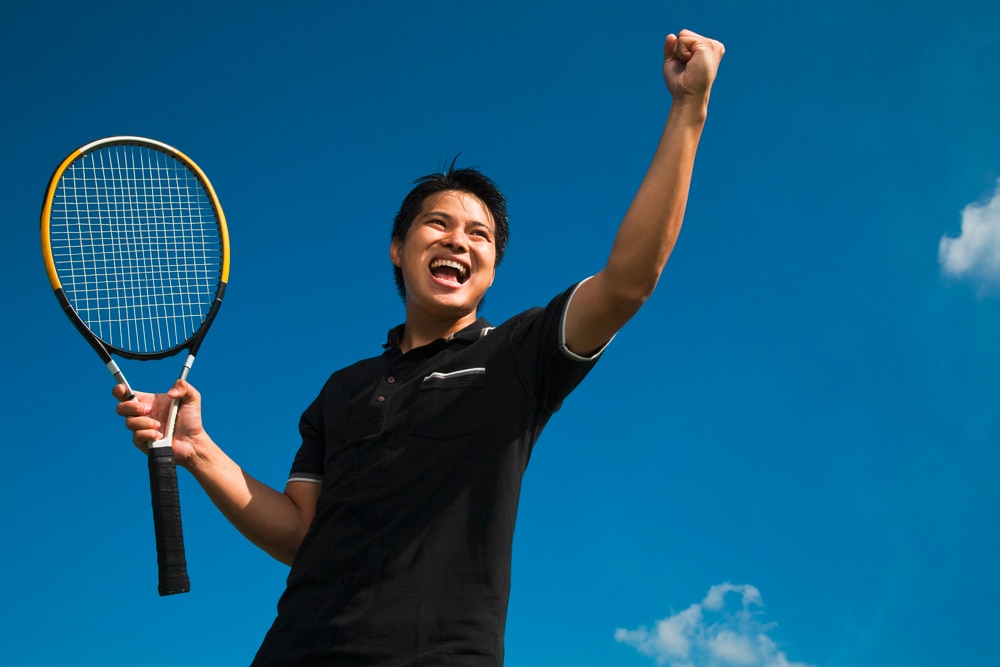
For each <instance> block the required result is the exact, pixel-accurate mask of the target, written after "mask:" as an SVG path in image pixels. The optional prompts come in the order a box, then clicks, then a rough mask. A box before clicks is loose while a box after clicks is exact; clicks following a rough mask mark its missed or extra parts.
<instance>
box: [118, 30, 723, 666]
mask: <svg viewBox="0 0 1000 667" xmlns="http://www.w3.org/2000/svg"><path fill="white" fill-rule="evenodd" d="M723 53H724V48H723V46H722V44H720V43H719V42H716V41H714V40H710V39H706V38H704V37H701V36H699V35H697V34H695V33H693V32H690V31H681V32H680V33H679V34H678V35H669V36H668V37H667V39H666V42H665V45H664V66H663V67H664V78H665V80H666V82H667V86H668V89H669V91H670V93H671V96H672V104H671V107H670V112H669V115H668V118H667V122H666V126H665V128H664V132H663V136H662V138H661V140H660V144H659V146H658V148H657V150H656V153H655V155H654V158H653V161H652V164H651V166H650V168H649V170H648V172H647V174H646V176H645V178H644V180H643V182H642V184H641V186H640V188H639V191H638V193H637V194H636V197H635V199H634V200H633V202H632V204H631V206H630V207H629V210H628V212H627V213H626V215H625V217H624V219H623V221H622V223H621V226H620V228H619V231H618V234H617V236H616V238H615V241H614V244H613V246H612V249H611V253H610V255H609V258H608V262H607V264H606V265H605V267H604V268H603V269H601V271H599V272H598V273H597V274H595V275H594V276H592V277H591V278H588V279H586V280H584V281H582V282H580V283H577V284H576V285H574V286H573V287H571V288H570V289H568V290H567V291H566V292H564V293H563V294H561V295H559V296H557V297H556V298H555V299H553V300H552V301H551V302H550V303H549V304H548V306H547V307H546V308H544V309H542V308H537V309H532V310H529V311H526V312H525V313H522V314H521V315H518V316H516V317H514V318H511V319H510V320H508V321H507V322H505V323H503V324H502V325H500V326H499V327H496V328H493V327H491V326H490V325H489V324H488V323H487V322H485V321H484V320H481V319H479V318H478V307H479V304H480V302H481V300H482V298H483V295H484V294H485V293H486V290H487V289H488V288H489V287H490V285H491V284H492V282H493V278H494V275H495V267H496V263H497V262H498V261H499V259H500V258H502V256H503V251H504V245H505V243H506V237H507V221H506V206H505V202H504V200H503V196H502V195H501V194H500V193H499V191H498V190H497V189H496V188H495V186H493V184H492V182H491V181H489V179H487V178H486V177H484V176H483V175H482V174H479V172H477V171H475V170H455V169H451V170H449V171H448V173H446V174H437V175H432V176H429V177H425V178H424V179H421V180H420V181H418V185H417V186H416V187H415V188H414V190H413V191H412V192H411V193H410V195H408V197H407V198H406V199H405V200H404V202H403V205H402V206H401V208H400V212H399V214H398V215H397V218H396V224H395V226H394V228H393V238H392V241H391V244H390V258H391V260H392V263H393V265H394V266H395V269H396V276H397V284H398V285H399V287H400V290H401V293H402V294H403V296H404V300H405V304H406V320H405V324H404V325H402V326H400V327H397V328H396V329H394V330H393V331H391V332H390V335H389V342H388V343H387V344H386V352H385V353H384V354H382V355H381V356H379V357H375V358H372V359H367V360H364V361H361V362H358V363H357V364H354V365H352V366H350V367H348V368H345V369H342V370H341V371H338V372H336V373H334V374H333V375H332V376H331V378H330V380H329V381H328V382H327V383H326V385H325V386H324V388H323V390H322V391H321V393H320V395H319V396H318V397H317V399H316V400H315V401H314V402H313V404H312V405H310V406H309V408H308V409H307V410H306V411H305V412H304V413H303V415H302V420H301V422H300V432H301V434H302V445H301V448H300V449H299V452H298V454H297V455H296V458H295V461H294V463H293V465H292V470H291V475H290V476H289V481H288V483H287V485H286V487H285V490H284V492H282V493H279V492H278V491H276V490H274V489H271V488H269V487H267V486H265V485H263V484H261V483H260V482H258V481H256V480H255V479H253V478H252V477H250V476H249V475H247V474H246V473H244V472H243V471H242V469H240V468H239V466H238V465H237V464H236V463H235V462H233V461H232V460H231V459H230V458H229V457H228V456H226V455H225V454H224V453H223V451H222V450H221V449H220V448H219V447H218V446H217V445H216V444H215V443H214V442H213V441H212V439H211V438H210V437H209V436H208V434H207V433H206V432H205V430H204V429H203V427H202V423H201V417H200V396H199V394H198V392H197V391H196V390H195V389H194V388H193V387H192V386H191V385H189V384H187V383H186V382H180V381H179V382H178V383H177V384H175V385H174V387H173V388H172V389H171V390H170V391H169V392H168V393H167V394H158V395H151V394H140V395H139V396H138V398H137V399H136V400H133V401H129V402H123V403H120V404H119V407H118V412H119V414H121V415H123V416H124V417H126V425H127V426H128V428H129V429H131V430H132V431H133V434H134V441H135V443H136V445H137V446H139V447H140V448H141V449H143V450H144V449H145V443H146V442H148V441H153V440H157V439H158V438H159V437H161V436H160V431H161V430H162V425H161V421H162V420H163V419H164V418H165V415H166V409H167V406H168V404H169V402H170V400H171V399H173V398H178V399H180V410H179V412H178V416H177V426H176V429H175V432H174V442H173V446H174V456H175V458H176V459H177V462H178V464H179V465H181V466H183V467H185V468H187V469H188V470H189V471H190V472H191V473H192V474H193V475H194V477H195V478H196V479H197V480H198V482H199V483H200V484H201V485H202V486H203V488H204V489H205V490H206V492H207V493H208V495H209V496H210V497H211V498H212V500H213V501H214V502H215V504H216V505H217V506H218V507H219V509H220V510H221V511H222V512H223V513H224V514H225V515H226V517H227V518H228V519H229V520H230V521H232V523H233V524H234V525H235V526H236V527H237V528H238V529H239V530H240V531H241V532H242V533H243V534H244V535H245V536H246V537H247V538H249V539H250V540H251V541H252V542H253V543H254V544H256V545H258V546H259V547H261V548H262V549H264V550H265V551H267V552H268V553H270V554H271V555H272V556H274V557H275V558H277V559H279V560H281V561H283V562H285V563H289V564H291V565H292V569H291V572H290V574H289V577H288V587H287V589H286V591H285V593H284V594H283V595H282V598H281V600H280V601H279V604H278V617H277V619H276V620H275V622H274V625H273V626H272V627H271V630H270V631H269V632H268V634H267V636H266V637H265V639H264V642H263V644H262V646H261V648H260V650H259V651H258V654H257V658H256V660H255V663H254V664H255V665H345V666H346V665H386V666H388V665H435V666H442V667H443V666H459V665H460V666H463V667H465V666H479V665H499V664H502V662H503V633H504V627H505V623H506V613H507V601H508V596H509V590H510V581H509V577H510V556H511V541H512V537H513V529H514V519H515V515H516V510H517V502H518V497H519V491H520V484H521V476H522V474H523V472H524V469H525V466H526V465H527V461H528V457H529V456H530V453H531V448H532V446H533V444H534V442H535V440H536V439H537V437H538V435H539V433H540V432H541V429H542V428H543V427H544V425H545V423H546V422H547V421H548V419H549V417H550V416H551V415H552V414H553V413H554V412H555V411H556V410H557V409H558V408H559V406H560V404H561V402H562V400H563V398H564V397H565V396H566V395H567V394H568V393H569V392H570V391H571V390H572V389H573V388H574V387H575V386H576V385H577V384H578V383H579V382H580V380H581V379H582V378H583V377H584V376H585V375H586V373H587V372H588V371H589V369H590V368H591V367H592V365H593V364H594V363H595V361H596V358H597V356H598V355H599V354H600V352H601V350H602V349H603V348H604V346H605V345H607V343H608V341H610V340H611V338H612V337H613V336H614V334H615V333H616V332H617V331H618V330H619V329H620V328H621V327H622V326H623V325H624V324H625V322H627V321H628V320H629V319H630V318H631V317H632V316H633V315H634V314H635V313H636V311H637V310H638V309H639V308H640V307H641V306H642V304H643V303H644V302H645V301H646V299H647V298H648V297H649V296H650V294H651V293H652V291H653V289H654V287H655V285H656V283H657V281H658V279H659V277H660V273H661V271H662V270H663V267H664V265H665V264H666V261H667V258H668V257H669V255H670V252H671V250H672V249H673V246H674V242H675V241H676V238H677V235H678V232H679V231H680V227H681V222H682V220H683V216H684V208H685V205H686V201H687V193H688V187H689V184H690V179H691V172H692V168H693V164H694V157H695V152H696V149H697V145H698V142H699V139H700V136H701V132H702V128H703V126H704V123H705V119H706V115H707V108H708V98H709V93H710V90H711V86H712V83H713V81H714V79H715V75H716V71H717V69H718V66H719V62H720V60H721V58H722V55H723ZM123 395H124V392H123V388H122V387H116V388H115V396H116V397H117V398H119V399H121V398H122V397H123Z"/></svg>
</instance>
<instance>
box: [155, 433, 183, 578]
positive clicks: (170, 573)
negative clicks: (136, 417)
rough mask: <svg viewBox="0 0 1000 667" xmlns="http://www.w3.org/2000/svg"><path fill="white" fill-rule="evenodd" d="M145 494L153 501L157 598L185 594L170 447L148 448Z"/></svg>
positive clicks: (174, 465)
mask: <svg viewBox="0 0 1000 667" xmlns="http://www.w3.org/2000/svg"><path fill="white" fill-rule="evenodd" d="M149 491H150V495H151V496H152V500H153V530H154V531H155V533H156V562H157V565H158V566H159V571H160V586H159V590H160V595H173V594H175V593H187V592H188V591H190V590H191V583H190V582H189V581H188V573H187V560H186V559H185V558H184V531H183V529H182V528H181V499H180V493H179V492H178V491H177V466H176V464H175V463H174V451H173V449H171V448H170V447H150V448H149Z"/></svg>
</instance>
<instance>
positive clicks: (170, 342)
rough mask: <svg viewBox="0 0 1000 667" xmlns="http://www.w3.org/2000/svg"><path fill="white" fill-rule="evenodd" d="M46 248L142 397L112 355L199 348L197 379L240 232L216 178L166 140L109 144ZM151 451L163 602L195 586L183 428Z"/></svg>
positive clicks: (82, 158)
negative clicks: (177, 459)
mask: <svg viewBox="0 0 1000 667" xmlns="http://www.w3.org/2000/svg"><path fill="white" fill-rule="evenodd" d="M42 250H43V254H44V257H45V268H46V271H47V272H48V276H49V282H51V284H52V289H53V290H54V291H55V295H56V298H57V299H58V300H59V303H60V305H61V306H62V308H63V311H64V312H65V313H66V315H67V316H68V317H69V319H70V321H71V322H72V323H73V324H74V325H75V326H76V328H77V330H78V331H79V332H80V333H81V334H83V337H84V338H85V339H86V340H87V342H88V343H90V346H91V347H93V348H94V350H95V351H96V352H97V354H98V355H99V356H100V357H101V359H102V360H103V361H104V363H105V365H106V366H107V368H108V370H109V371H110V372H111V374H112V375H113V376H114V378H115V380H116V381H117V382H118V383H119V384H123V385H125V387H126V388H127V390H128V391H127V395H126V400H131V399H132V398H134V397H135V394H133V393H132V389H131V387H130V386H129V384H128V382H127V381H126V379H125V376H124V374H123V373H122V371H121V369H120V368H119V367H118V365H117V364H116V363H115V361H114V359H112V357H111V355H112V354H115V355H117V356H120V357H123V358H126V359H138V360H149V359H162V358H164V357H168V356H171V355H175V354H177V353H178V352H180V351H181V350H184V349H186V350H187V352H188V355H187V359H186V361H185V362H184V365H183V367H182V370H181V374H180V377H181V379H186V378H187V375H188V372H189V371H190V370H191V366H192V364H193V363H194V358H195V354H197V352H198V348H199V346H200V345H201V342H202V340H204V338H205V333H206V332H207V331H208V328H209V326H210V325H211V324H212V321H213V320H214V319H215V315H216V313H218V310H219V306H220V305H221V304H222V297H223V293H224V292H225V289H226V282H227V280H228V276H229V233H228V231H227V228H226V218H225V215H224V214H223V212H222V206H221V205H220V204H219V199H218V197H217V196H216V194H215V190H214V189H213V188H212V185H211V184H210V183H209V181H208V178H207V177H206V176H205V173H204V172H203V171H202V170H201V169H200V168H199V167H198V165H196V164H195V163H194V162H193V161H192V160H191V159H190V158H188V157H187V156H186V155H184V154H183V153H181V152H180V151H178V150H177V149H175V148H172V147H171V146H168V145H166V144H163V143H160V142H159V141H154V140H152V139H144V138H142V137H128V136H119V137H109V138H106V139H100V140H98V141H94V142H91V143H89V144H87V145H85V146H82V147H81V148H78V149H77V150H75V151H73V152H72V153H70V154H69V155H68V156H67V157H66V159H64V160H63V161H62V163H60V165H59V167H58V168H56V171H55V173H54V174H53V175H52V179H51V180H50V181H49V185H48V188H47V189H46V192H45V201H44V203H43V205H42ZM176 416H177V401H176V400H175V401H174V402H173V405H172V406H171V410H170V413H169V419H168V422H167V426H166V432H165V435H164V437H163V439H162V440H159V441H157V442H152V443H150V445H149V485H150V491H151V495H152V502H153V525H154V532H155V534H156V557H157V563H158V565H159V592H160V595H171V594H174V593H184V592H187V591H189V590H190V588H191V586H190V583H189V581H188V574H187V562H186V559H185V556H184V534H183V531H182V528H181V511H180V497H179V495H178V491H177V470H176V468H175V464H174V458H173V449H172V447H171V442H172V440H173V432H174V421H175V419H176Z"/></svg>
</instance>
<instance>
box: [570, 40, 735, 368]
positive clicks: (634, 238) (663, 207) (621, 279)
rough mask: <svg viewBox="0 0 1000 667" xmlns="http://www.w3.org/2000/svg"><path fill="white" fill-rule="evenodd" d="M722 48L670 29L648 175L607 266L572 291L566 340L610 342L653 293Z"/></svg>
mask: <svg viewBox="0 0 1000 667" xmlns="http://www.w3.org/2000/svg"><path fill="white" fill-rule="evenodd" d="M724 52H725V47H723V45H722V44H721V43H720V42H717V41H715V40H712V39H708V38H705V37H702V36H701V35H698V34H696V33H693V32H691V31H689V30H682V31H681V32H680V33H679V34H677V35H668V36H667V39H666V42H665V43H664V47H663V76H664V79H665V81H666V83H667V89H668V90H669V91H670V94H671V96H672V102H671V105H670V113H669V114H668V116H667V122H666V126H665V127H664V129H663V135H662V136H661V137H660V143H659V145H658V146H657V149H656V153H655V154H654V155H653V160H652V163H651V164H650V166H649V169H648V171H647V172H646V176H645V178H644V179H643V181H642V184H641V185H640V186H639V190H638V192H637V193H636V195H635V198H634V199H633V200H632V204H631V206H629V209H628V211H627V212H626V214H625V217H624V219H623V220H622V223H621V226H620V227H619V228H618V234H617V235H616V237H615V241H614V244H613V246H612V248H611V254H610V255H609V257H608V262H607V264H606V265H605V266H604V268H603V269H602V270H601V271H600V272H599V273H597V274H596V275H595V276H594V277H593V278H591V279H590V280H588V281H587V282H585V283H584V284H583V285H581V286H580V288H579V289H578V290H577V292H576V294H575V295H574V297H573V301H572V302H571V303H570V307H569V310H568V311H567V313H566V343H567V345H568V346H569V348H570V349H571V350H573V351H574V352H576V353H578V354H589V353H591V352H593V351H595V350H597V349H599V348H600V347H601V346H602V345H604V344H605V343H607V341H608V340H610V339H611V337H612V336H614V334H615V333H616V332H617V331H618V330H619V329H620V328H621V327H622V326H623V325H624V324H625V323H626V322H628V320H629V319H630V318H631V317H632V316H633V315H635V313H636V312H637V311H638V310H639V308H640V307H641V306H642V305H643V304H644V303H645V302H646V299H648V298H649V296H650V295H651V294H652V293H653V289H654V288H655V287H656V283H657V281H658V280H659V278H660V274H661V273H662V271H663V267H664V266H665V265H666V263H667V259H668V258H669V257H670V253H671V251H672V250H673V248H674V243H675V242H676V241H677V235H678V234H679V233H680V229H681V223H682V222H683V220H684V209H685V206H686V205H687V197H688V189H689V187H690V184H691V173H692V170H693V168H694V158H695V153H696V151H697V149H698V142H699V140H700V139H701V131H702V128H703V127H704V125H705V119H706V117H707V115H708V98H709V93H710V92H711V89H712V83H713V82H714V81H715V75H716V72H717V71H718V68H719V62H720V61H721V60H722V55H723V53H724Z"/></svg>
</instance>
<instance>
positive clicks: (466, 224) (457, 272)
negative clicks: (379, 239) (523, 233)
mask: <svg viewBox="0 0 1000 667" xmlns="http://www.w3.org/2000/svg"><path fill="white" fill-rule="evenodd" d="M494 229H495V228H494V223H493V216H492V215H491V214H490V212H489V209H487V208H486V206H485V205H483V203H482V201H480V200H479V198H478V197H476V196H475V195H471V194H468V193H465V192H457V191H454V190H446V191H444V192H438V193H436V194H433V195H430V196H429V197H427V198H426V199H425V200H424V202H423V207H422V208H421V210H420V213H418V214H417V216H416V218H414V220H413V223H412V224H411V225H410V228H409V230H408V231H407V232H406V237H405V238H403V239H402V240H400V239H398V238H397V239H393V241H392V244H391V245H390V247H389V256H390V257H391V259H392V263H393V264H395V265H396V266H398V267H399V268H400V269H401V270H402V272H403V282H404V284H405V285H406V306H407V312H408V313H409V312H410V311H411V309H416V310H417V311H419V312H421V313H422V314H424V315H426V316H430V317H435V318H439V317H447V318H456V319H457V318H460V317H465V316H467V315H469V314H470V313H475V311H476V309H477V307H478V306H479V301H480V300H481V299H482V298H483V295H484V294H485V293H486V289H487V288H488V287H489V286H490V285H492V284H493V277H494V275H495V268H496V243H495V234H494Z"/></svg>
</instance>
